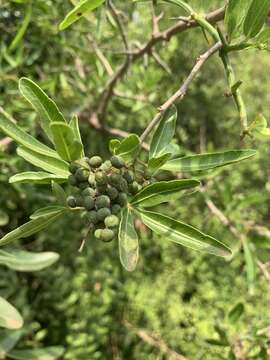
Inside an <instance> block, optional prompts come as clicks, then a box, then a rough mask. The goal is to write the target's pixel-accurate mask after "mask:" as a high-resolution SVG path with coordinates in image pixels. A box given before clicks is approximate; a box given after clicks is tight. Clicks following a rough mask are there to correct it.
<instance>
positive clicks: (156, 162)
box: [148, 153, 171, 172]
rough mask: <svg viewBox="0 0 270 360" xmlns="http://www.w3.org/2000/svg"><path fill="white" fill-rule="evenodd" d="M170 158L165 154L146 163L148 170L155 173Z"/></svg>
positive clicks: (168, 154)
mask: <svg viewBox="0 0 270 360" xmlns="http://www.w3.org/2000/svg"><path fill="white" fill-rule="evenodd" d="M170 158H171V153H167V154H164V155H161V156H160V157H157V158H152V159H150V160H149V161H148V168H149V170H150V171H152V172H155V171H156V170H158V169H159V168H161V167H162V166H163V165H164V164H166V163H167V161H168V160H169V159H170Z"/></svg>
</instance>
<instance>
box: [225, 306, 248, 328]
mask: <svg viewBox="0 0 270 360" xmlns="http://www.w3.org/2000/svg"><path fill="white" fill-rule="evenodd" d="M244 310H245V308H244V305H243V303H241V302H239V303H237V304H236V305H235V306H234V307H233V308H232V309H231V310H230V311H229V313H228V321H229V322H230V323H231V324H235V323H236V322H237V321H238V320H239V319H240V317H241V316H242V315H243V313H244Z"/></svg>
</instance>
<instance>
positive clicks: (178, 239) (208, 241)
mask: <svg viewBox="0 0 270 360" xmlns="http://www.w3.org/2000/svg"><path fill="white" fill-rule="evenodd" d="M138 211H139V214H140V217H141V220H142V221H143V223H144V224H145V225H146V226H148V227H149V228H150V229H151V230H152V231H154V232H155V233H157V234H158V235H162V236H163V239H164V240H171V241H173V242H175V243H177V244H180V245H183V246H186V247H188V248H190V249H193V250H198V251H203V252H206V253H209V254H213V255H216V256H222V257H227V256H230V255H231V251H230V249H229V248H228V247H227V246H226V245H224V244H223V243H221V242H220V241H218V240H216V239H214V238H213V237H211V236H209V235H206V234H204V233H202V232H201V231H199V230H197V229H195V228H194V227H192V226H190V225H187V224H184V223H182V222H180V221H176V220H174V219H172V218H170V217H168V216H165V215H162V214H158V213H155V212H152V211H146V210H142V209H138Z"/></svg>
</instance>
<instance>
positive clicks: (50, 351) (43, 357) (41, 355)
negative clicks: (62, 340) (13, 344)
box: [8, 346, 65, 360]
mask: <svg viewBox="0 0 270 360" xmlns="http://www.w3.org/2000/svg"><path fill="white" fill-rule="evenodd" d="M64 352H65V349H64V348H63V347H61V346H50V347H46V348H43V349H33V350H13V351H11V352H10V353H9V354H8V357H9V358H10V359H14V360H56V359H60V358H62V355H63V354H64Z"/></svg>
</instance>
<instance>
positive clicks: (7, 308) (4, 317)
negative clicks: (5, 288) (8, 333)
mask: <svg viewBox="0 0 270 360" xmlns="http://www.w3.org/2000/svg"><path fill="white" fill-rule="evenodd" d="M22 326H23V319H22V317H21V315H20V314H19V312H18V311H17V310H16V309H15V307H14V306H12V305H11V304H10V303H9V302H7V301H6V300H5V299H4V298H2V297H1V296H0V327H4V328H6V329H11V330H15V329H20V328H21V327H22Z"/></svg>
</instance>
